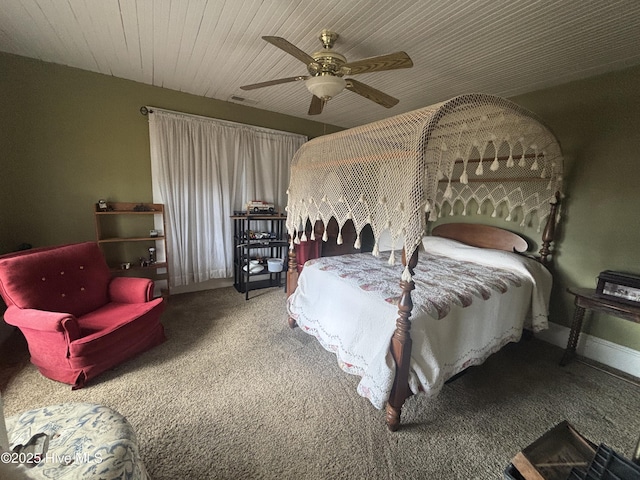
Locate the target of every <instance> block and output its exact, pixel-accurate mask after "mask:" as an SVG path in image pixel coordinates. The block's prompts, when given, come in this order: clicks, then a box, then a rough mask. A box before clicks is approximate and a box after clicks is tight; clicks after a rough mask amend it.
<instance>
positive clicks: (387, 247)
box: [378, 229, 404, 252]
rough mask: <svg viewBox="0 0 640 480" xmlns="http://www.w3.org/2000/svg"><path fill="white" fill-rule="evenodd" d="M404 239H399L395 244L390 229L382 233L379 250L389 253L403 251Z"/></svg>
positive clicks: (379, 239)
mask: <svg viewBox="0 0 640 480" xmlns="http://www.w3.org/2000/svg"><path fill="white" fill-rule="evenodd" d="M403 240H404V239H403V238H402V237H400V236H399V237H397V238H396V241H395V242H394V241H393V239H392V238H391V232H390V231H389V230H388V229H385V230H383V231H382V233H380V238H378V250H379V251H381V252H389V251H391V250H402V247H404V241H403Z"/></svg>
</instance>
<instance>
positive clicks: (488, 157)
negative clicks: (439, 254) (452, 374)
mask: <svg viewBox="0 0 640 480" xmlns="http://www.w3.org/2000/svg"><path fill="white" fill-rule="evenodd" d="M562 168H563V161H562V153H561V149H560V145H559V143H558V141H557V139H556V138H555V136H554V135H553V133H552V132H551V131H550V130H549V129H548V128H547V127H546V126H545V125H544V124H543V123H542V122H541V121H540V119H538V118H537V117H536V115H535V114H533V113H531V112H529V111H527V110H525V109H523V108H521V107H519V106H518V105H516V104H514V103H512V102H510V101H508V100H506V99H504V98H500V97H495V96H491V95H486V94H468V95H461V96H458V97H454V98H452V99H450V100H448V101H445V102H441V103H438V104H435V105H432V106H429V107H424V108H421V109H418V110H414V111H411V112H407V113H403V114H400V115H397V116H394V117H391V118H388V119H384V120H381V121H378V122H375V123H371V124H368V125H363V126H360V127H355V128H352V129H349V130H345V131H342V132H338V133H335V134H331V135H326V136H322V137H318V138H315V139H313V140H311V141H309V142H307V143H305V144H304V145H303V146H302V147H301V148H300V149H299V150H298V152H297V153H296V155H295V156H294V158H293V161H292V165H291V179H290V184H289V189H288V190H287V194H288V206H287V230H288V233H289V235H290V239H291V245H290V252H289V271H288V275H287V291H288V293H289V294H291V293H292V292H293V290H294V289H295V287H296V284H297V270H296V268H297V267H296V259H295V250H294V244H297V243H300V242H304V241H306V240H307V239H308V238H307V233H306V225H307V223H308V222H311V225H314V224H316V222H318V221H319V222H321V223H322V224H324V226H325V227H326V225H327V223H328V222H329V220H330V219H331V218H332V217H333V218H335V220H336V221H337V223H338V226H339V228H340V230H341V229H342V227H344V225H345V223H346V222H348V221H352V222H353V225H354V227H355V231H356V240H355V244H354V248H356V249H358V248H360V235H361V233H362V230H363V228H364V227H365V226H366V225H370V227H371V230H372V232H373V236H374V242H375V244H374V247H373V252H372V253H373V254H374V255H377V254H378V253H379V247H380V245H379V244H380V240H381V237H382V236H383V233H384V234H385V235H387V236H390V237H391V240H392V241H393V243H394V244H396V245H398V244H400V245H402V247H401V249H399V250H401V251H402V263H403V265H404V266H405V268H404V270H403V273H402V278H401V282H400V287H401V288H402V291H403V293H402V296H401V299H400V301H399V305H398V315H399V318H398V319H397V322H396V325H397V327H396V331H395V333H394V335H393V338H392V340H391V353H392V355H393V358H394V359H395V361H396V379H395V382H394V387H393V390H392V393H391V396H390V398H389V402H388V404H387V424H388V426H389V428H390V429H392V430H395V429H397V427H398V425H399V421H400V409H401V406H402V404H403V403H404V400H405V399H406V398H407V396H408V386H407V385H408V375H409V360H410V352H411V337H410V333H409V331H410V328H411V323H410V321H409V317H410V315H411V309H412V302H411V291H412V290H413V289H414V288H415V285H414V282H413V280H412V275H413V269H414V268H415V266H416V265H417V261H418V247H419V245H420V244H421V241H422V237H423V236H424V235H425V234H426V232H427V228H426V227H427V222H428V221H433V220H436V219H437V218H439V217H441V216H443V215H445V214H446V213H447V212H451V213H453V211H454V208H458V210H460V209H462V212H461V213H462V214H463V215H464V214H466V213H467V211H468V209H469V208H470V207H471V206H472V205H476V206H477V208H478V210H479V211H480V212H490V211H491V209H492V214H491V215H492V216H498V215H500V216H505V217H506V218H505V220H514V219H516V218H521V222H520V223H521V225H528V224H532V223H534V222H535V219H537V225H538V230H541V229H542V225H545V226H544V233H543V235H542V248H541V250H540V260H541V261H542V262H545V263H546V262H547V261H548V257H549V256H550V255H551V248H550V244H551V242H552V240H553V233H554V226H555V223H556V222H557V213H558V212H557V210H558V208H557V207H558V204H559V199H560V197H561V191H562ZM503 213H504V215H503ZM324 235H325V236H326V228H325V234H324ZM310 239H311V240H314V239H315V234H314V229H311V234H310ZM323 240H325V241H326V237H324V238H323ZM337 243H338V244H341V243H342V235H341V233H340V234H339V235H338V238H337ZM389 261H390V262H391V263H393V262H395V252H394V251H392V252H391V256H390V258H389ZM290 325H291V326H295V324H291V322H290Z"/></svg>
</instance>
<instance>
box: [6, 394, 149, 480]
mask: <svg viewBox="0 0 640 480" xmlns="http://www.w3.org/2000/svg"><path fill="white" fill-rule="evenodd" d="M6 426H7V433H8V437H9V442H10V445H9V448H10V450H11V452H4V453H3V454H2V455H3V456H6V457H7V458H3V463H15V464H18V463H22V464H24V466H22V467H20V470H21V471H22V473H23V476H25V477H26V478H41V479H47V478H50V479H97V478H99V479H105V480H111V479H122V480H125V479H131V480H147V479H148V476H147V472H146V469H145V467H144V465H143V463H142V460H141V459H140V454H139V452H138V445H137V441H136V434H135V431H134V430H133V427H132V426H131V425H130V424H129V422H128V421H127V420H126V418H125V417H123V416H122V415H121V414H119V413H118V412H116V411H115V410H112V409H110V408H108V407H105V406H102V405H94V404H91V403H63V404H61V405H53V406H49V407H44V408H39V409H35V410H29V411H28V412H24V413H22V414H21V415H16V416H13V417H9V418H7V419H6ZM16 446H18V448H16ZM5 460H9V461H8V462H6V461H5Z"/></svg>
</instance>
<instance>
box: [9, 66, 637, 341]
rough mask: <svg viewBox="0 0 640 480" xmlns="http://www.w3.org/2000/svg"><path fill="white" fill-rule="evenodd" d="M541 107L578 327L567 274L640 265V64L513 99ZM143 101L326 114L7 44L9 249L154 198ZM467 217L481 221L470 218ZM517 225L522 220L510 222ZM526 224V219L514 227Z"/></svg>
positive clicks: (600, 325)
mask: <svg viewBox="0 0 640 480" xmlns="http://www.w3.org/2000/svg"><path fill="white" fill-rule="evenodd" d="M513 100H514V101H515V102H517V103H519V104H520V105H522V106H524V107H526V108H529V109H530V110H532V111H534V112H536V113H537V114H539V115H540V116H541V117H542V118H543V119H544V120H545V122H546V123H547V124H548V125H549V126H550V127H551V128H552V130H553V131H554V132H555V133H556V135H557V136H558V137H559V139H560V142H561V144H562V147H563V150H564V153H565V156H566V165H565V167H566V172H567V173H566V175H565V178H566V195H567V198H566V199H565V201H564V204H563V220H562V223H561V224H560V230H559V236H560V241H559V243H558V254H557V256H556V259H555V269H556V284H555V287H554V292H553V298H552V320H553V321H554V322H556V323H559V324H562V325H566V326H569V325H570V322H571V316H572V314H573V302H572V298H571V297H570V296H569V295H568V294H566V293H565V290H566V287H567V286H568V285H578V286H591V287H593V286H595V282H596V277H597V275H598V273H599V272H600V271H602V270H605V269H620V270H627V271H633V272H638V273H640V249H638V245H640V218H639V216H638V215H637V211H638V207H639V201H638V200H639V198H640V197H639V195H638V193H637V192H638V185H640V161H639V160H638V152H639V151H640V128H638V125H640V68H633V69H629V70H626V71H622V72H616V73H612V74H608V75H604V76H599V77H595V78H592V79H588V80H584V81H579V82H573V83H570V84H567V85H562V86H558V87H554V88H550V89H546V90H542V91H538V92H534V93H532V94H528V95H521V96H519V97H516V98H513ZM142 105H154V106H158V107H163V108H167V109H170V110H177V111H183V112H188V113H194V114H198V115H205V116H210V117H216V118H221V119H225V120H231V121H236V122H242V123H249V124H253V125H259V126H264V127H268V128H275V129H279V130H286V131H291V132H295V133H301V134H304V135H308V136H309V137H315V136H318V135H322V134H323V133H330V132H332V131H335V130H338V129H337V128H336V127H325V125H323V124H321V123H316V122H311V121H306V120H304V119H299V118H294V117H288V116H285V115H278V114H273V113H269V112H265V111H262V110H259V109H255V108H249V107H244V106H241V105H236V104H232V103H227V102H221V101H216V100H211V99H206V98H202V97H197V96H193V95H188V94H184V93H180V92H175V91H171V90H166V89H162V88H157V87H150V86H148V85H144V84H140V83H136V82H131V81H127V80H120V79H117V78H114V77H109V76H105V75H99V74H94V73H90V72H85V71H81V70H77V69H72V68H66V67H60V66H56V65H52V64H48V63H44V62H39V61H35V60H30V59H26V58H22V57H16V56H12V55H6V54H0V119H1V123H0V152H1V157H0V253H4V252H7V251H11V250H13V249H15V248H16V246H17V245H19V244H20V243H22V242H29V243H31V244H33V245H35V246H39V245H53V244H59V243H67V242H74V241H83V240H93V239H94V238H95V231H94V223H93V214H92V212H93V204H94V202H95V201H96V200H97V199H98V198H107V199H112V200H120V201H134V202H136V201H150V200H151V179H150V176H151V173H150V164H149V140H148V125H147V119H146V117H143V116H142V115H140V113H139V108H140V106H142ZM465 218H466V220H467V221H468V220H473V219H472V218H471V219H470V218H468V217H465ZM509 225H510V226H512V227H513V226H514V225H515V226H517V224H516V223H515V222H511V223H510V224H509ZM514 229H515V230H517V228H514ZM585 331H587V332H589V333H591V334H593V335H595V336H598V337H601V338H603V339H605V340H609V341H612V342H615V343H618V344H620V345H623V346H626V347H629V348H633V349H636V350H640V325H637V324H632V323H630V322H627V321H624V320H619V319H616V318H612V317H607V316H604V315H595V316H593V317H592V318H590V319H589V320H588V321H587V324H586V325H585Z"/></svg>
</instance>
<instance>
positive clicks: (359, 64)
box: [240, 30, 413, 115]
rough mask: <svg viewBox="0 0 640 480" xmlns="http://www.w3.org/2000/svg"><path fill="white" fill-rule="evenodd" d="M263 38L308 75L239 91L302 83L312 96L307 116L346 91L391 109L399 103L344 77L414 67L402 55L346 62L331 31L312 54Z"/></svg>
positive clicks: (276, 39)
mask: <svg viewBox="0 0 640 480" xmlns="http://www.w3.org/2000/svg"><path fill="white" fill-rule="evenodd" d="M262 38H263V39H264V40H266V41H267V42H269V43H271V44H272V45H275V46H276V47H278V48H280V49H282V50H284V51H285V52H287V53H288V54H289V55H293V56H294V57H295V58H297V59H298V60H300V61H301V62H303V63H304V64H305V65H306V66H307V70H308V72H309V75H299V76H296V77H288V78H279V79H277V80H269V81H266V82H260V83H254V84H251V85H244V86H242V87H240V88H241V89H242V90H254V89H256V88H262V87H269V86H271V85H279V84H281V83H289V82H297V81H299V80H304V81H305V84H306V87H307V89H308V90H309V91H310V92H311V93H312V94H313V97H312V98H311V105H310V107H309V115H318V114H320V113H322V109H323V108H324V106H325V104H326V103H327V102H328V101H329V100H330V99H331V98H332V97H335V96H336V95H337V94H338V93H340V92H341V91H342V90H344V89H345V88H346V89H347V90H350V91H352V92H354V93H357V94H358V95H362V96H363V97H365V98H368V99H369V100H372V101H374V102H376V103H378V104H380V105H382V106H383V107H386V108H391V107H393V106H394V105H396V104H397V103H398V102H399V100H398V99H397V98H394V97H392V96H391V95H387V94H386V93H384V92H381V91H380V90H377V89H375V88H373V87H370V86H369V85H366V84H364V83H362V82H359V81H357V80H354V79H352V78H343V77H344V76H345V75H357V74H360V73H370V72H380V71H383V70H395V69H398V68H410V67H412V66H413V62H412V61H411V58H410V57H409V55H407V54H406V53H405V52H396V53H390V54H388V55H380V56H377V57H370V58H365V59H362V60H357V61H355V62H347V59H346V58H345V57H344V56H343V55H341V54H339V53H338V52H336V51H334V50H333V45H334V43H335V41H336V40H337V39H338V34H337V33H335V32H332V31H330V30H322V32H320V41H321V42H322V46H323V49H322V50H321V51H319V52H315V53H313V54H311V55H308V54H307V53H305V52H303V51H302V50H300V49H299V48H298V47H296V46H295V45H293V44H292V43H290V42H289V41H287V40H285V39H284V38H282V37H269V36H267V37H262Z"/></svg>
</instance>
